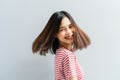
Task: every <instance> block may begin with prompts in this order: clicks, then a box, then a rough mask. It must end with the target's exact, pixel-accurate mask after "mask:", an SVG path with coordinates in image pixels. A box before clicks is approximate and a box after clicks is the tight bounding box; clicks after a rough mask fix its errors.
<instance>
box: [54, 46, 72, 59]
mask: <svg viewBox="0 0 120 80" xmlns="http://www.w3.org/2000/svg"><path fill="white" fill-rule="evenodd" d="M56 55H57V56H58V55H62V56H64V57H66V56H69V55H73V52H71V51H69V50H67V49H65V48H63V47H61V48H59V49H57V50H56Z"/></svg>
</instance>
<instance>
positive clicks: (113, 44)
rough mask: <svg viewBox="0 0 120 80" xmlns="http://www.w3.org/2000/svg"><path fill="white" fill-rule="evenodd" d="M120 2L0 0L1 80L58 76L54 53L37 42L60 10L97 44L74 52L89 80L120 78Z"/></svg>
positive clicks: (24, 79) (51, 78)
mask: <svg viewBox="0 0 120 80" xmlns="http://www.w3.org/2000/svg"><path fill="white" fill-rule="evenodd" d="M119 7H120V0H59V1H58V0H0V80H54V55H51V54H50V53H49V54H48V55H47V56H40V55H33V53H32V50H31V48H32V42H33V40H34V39H35V38H36V37H37V36H38V35H39V33H40V32H41V30H42V29H43V28H44V26H45V25H46V23H47V21H48V19H49V17H50V16H51V14H52V13H53V12H55V11H60V10H65V11H68V12H69V13H70V14H71V15H72V17H73V18H74V20H75V21H76V23H77V24H78V25H79V26H80V27H81V28H82V29H83V30H84V31H85V32H86V33H87V34H88V35H89V36H90V38H91V41H92V44H91V45H90V46H89V47H88V48H87V49H83V50H82V51H77V52H76V53H75V54H76V56H77V59H78V60H79V63H80V64H81V66H82V67H83V69H84V72H85V80H120V77H119V76H120V62H119V61H120V58H119V57H120V49H119V48H120V44H119V41H120V31H119V27H120V9H118V8H119Z"/></svg>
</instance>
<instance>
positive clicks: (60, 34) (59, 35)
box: [57, 32, 65, 39]
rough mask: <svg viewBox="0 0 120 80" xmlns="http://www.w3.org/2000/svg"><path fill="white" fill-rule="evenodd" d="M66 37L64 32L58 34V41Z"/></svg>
mask: <svg viewBox="0 0 120 80" xmlns="http://www.w3.org/2000/svg"><path fill="white" fill-rule="evenodd" d="M64 35H65V33H64V32H60V33H58V34H57V38H58V39H60V38H63V37H64Z"/></svg>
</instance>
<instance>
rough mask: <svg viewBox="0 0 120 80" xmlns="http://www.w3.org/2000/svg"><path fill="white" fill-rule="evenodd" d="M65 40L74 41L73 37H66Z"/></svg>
mask: <svg viewBox="0 0 120 80" xmlns="http://www.w3.org/2000/svg"><path fill="white" fill-rule="evenodd" d="M65 39H68V40H72V39H73V36H68V37H65Z"/></svg>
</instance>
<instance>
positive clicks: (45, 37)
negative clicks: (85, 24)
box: [32, 11, 90, 55]
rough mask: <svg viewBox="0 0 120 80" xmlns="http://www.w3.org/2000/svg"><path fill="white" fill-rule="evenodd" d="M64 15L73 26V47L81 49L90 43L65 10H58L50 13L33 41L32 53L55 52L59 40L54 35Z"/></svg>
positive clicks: (44, 53)
mask: <svg viewBox="0 0 120 80" xmlns="http://www.w3.org/2000/svg"><path fill="white" fill-rule="evenodd" d="M64 17H67V18H68V19H69V20H70V21H71V23H72V24H73V26H74V27H75V32H74V44H73V49H74V50H77V49H83V48H86V47H87V46H88V45H89V44H90V39H89V37H88V36H87V34H86V33H85V32H84V31H83V30H81V29H80V28H79V26H78V25H77V24H76V23H75V21H74V20H73V18H72V16H71V15H70V14H69V13H68V12H66V11H58V12H55V13H53V14H52V16H51V17H50V19H49V20H48V22H47V24H46V26H45V28H44V29H43V31H42V32H41V33H40V34H39V36H38V37H37V38H36V39H35V41H34V42H33V45H32V51H33V53H36V52H39V53H40V55H46V53H48V51H50V52H51V53H52V54H55V53H56V50H57V49H58V47H59V42H58V39H57V38H56V37H55V35H56V34H57V32H58V30H59V26H60V24H61V21H62V19H63V18H64Z"/></svg>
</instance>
